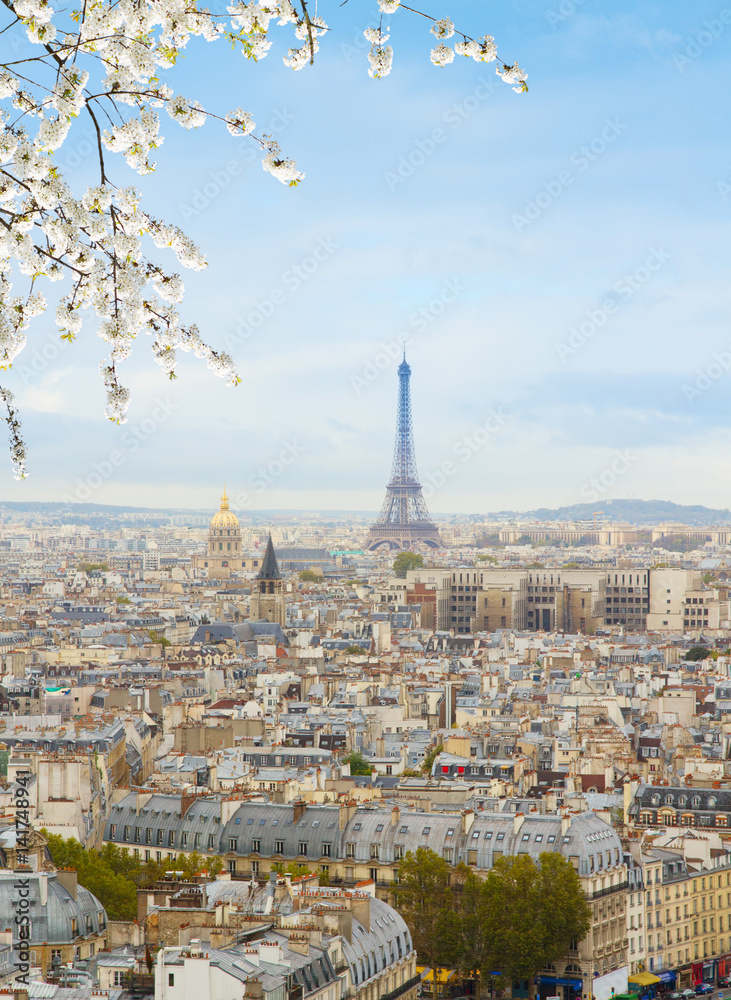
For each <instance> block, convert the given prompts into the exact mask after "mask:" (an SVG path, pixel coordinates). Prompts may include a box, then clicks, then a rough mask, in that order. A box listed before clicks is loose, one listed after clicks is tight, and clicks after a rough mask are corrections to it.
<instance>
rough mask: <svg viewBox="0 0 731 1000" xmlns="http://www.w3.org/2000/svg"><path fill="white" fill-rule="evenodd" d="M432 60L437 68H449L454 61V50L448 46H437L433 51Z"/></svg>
mask: <svg viewBox="0 0 731 1000" xmlns="http://www.w3.org/2000/svg"><path fill="white" fill-rule="evenodd" d="M430 58H431V61H432V62H433V63H434V65H435V66H447V65H448V64H449V63H451V62H453V61H454V49H450V47H449V46H448V45H437V46H436V48H433V49H432V50H431V53H430Z"/></svg>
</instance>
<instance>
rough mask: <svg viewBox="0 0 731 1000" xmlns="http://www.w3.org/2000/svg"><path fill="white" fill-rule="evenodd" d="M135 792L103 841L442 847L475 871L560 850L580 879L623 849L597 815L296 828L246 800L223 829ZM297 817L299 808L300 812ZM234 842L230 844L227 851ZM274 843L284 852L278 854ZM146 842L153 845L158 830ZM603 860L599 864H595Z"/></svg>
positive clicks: (222, 846)
mask: <svg viewBox="0 0 731 1000" xmlns="http://www.w3.org/2000/svg"><path fill="white" fill-rule="evenodd" d="M136 801H137V796H136V793H131V794H130V795H128V796H126V797H125V799H123V800H122V802H121V803H119V804H118V805H116V806H114V807H113V809H112V812H111V815H110V818H109V820H108V822H107V827H106V831H105V839H106V840H111V839H112V837H111V836H110V825H111V824H112V823H114V824H115V825H116V836H115V837H114V838H113V839H114V840H115V841H116V842H117V843H125V841H123V840H122V834H123V828H124V826H125V825H128V826H129V827H130V840H129V841H127V843H134V842H135V841H134V828H135V827H138V828H139V829H140V839H139V841H138V843H140V844H141V845H144V844H145V843H146V842H147V841H146V830H147V829H148V828H149V829H150V830H151V831H156V830H158V829H162V830H163V831H164V833H163V843H164V845H165V846H168V832H169V831H171V830H172V831H175V833H176V837H175V844H174V846H175V847H181V846H182V844H181V838H180V833H181V832H183V831H185V832H188V834H189V837H188V843H187V845H186V846H187V849H188V850H193V849H194V848H195V847H196V843H195V840H194V839H193V837H192V836H190V834H195V833H199V834H201V837H200V840H199V842H198V845H197V846H198V848H199V849H200V850H203V851H206V850H208V849H209V848H208V835H209V834H213V836H214V842H213V843H214V845H215V846H214V847H213V851H214V852H215V853H221V854H227V853H235V854H238V855H240V856H242V855H243V856H247V855H250V854H252V853H254V851H253V841H254V840H257V841H259V848H260V853H261V854H262V855H265V856H266V855H268V856H274V855H276V854H281V855H282V856H283V857H284V858H297V857H301V856H302V853H303V852H301V851H300V845H301V844H306V845H307V850H306V856H307V857H308V858H312V859H314V858H320V857H323V856H324V851H323V845H324V844H330V845H331V846H330V851H329V856H330V857H332V858H333V859H335V858H346V857H348V845H351V844H352V845H353V853H352V855H351V856H352V857H353V858H354V859H355V860H356V861H361V862H367V861H369V860H370V859H371V848H372V845H378V859H379V861H382V862H386V863H390V862H393V861H395V860H396V857H395V853H396V852H395V847H396V845H399V847H400V848H402V850H403V853H406V852H407V851H416V849H417V848H419V847H427V848H430V849H431V850H433V851H436V852H437V853H438V854H440V855H442V856H443V853H444V851H445V850H447V849H451V850H452V851H453V854H452V860H453V861H454V862H455V863H459V862H465V863H469V861H470V855H469V852H471V851H475V852H476V857H475V858H474V860H473V863H475V862H476V864H477V866H478V867H479V868H490V867H492V865H493V863H494V860H495V857H496V852H498V851H500V852H501V853H503V854H505V855H514V854H521V853H524V854H529V855H530V856H531V857H534V858H537V857H538V856H539V855H540V854H541V853H543V852H544V851H549V852H550V851H560V853H561V854H562V855H563V856H564V857H566V858H572V859H574V858H575V859H577V863H578V866H579V873H580V874H582V875H585V874H589V872H590V871H598V870H606V869H608V868H613V867H614V866H615V865H616V864H618V863H620V861H621V857H622V849H621V843H620V841H619V838H618V837H617V834H616V833H615V831H614V829H613V828H612V827H611V826H609V825H608V824H607V823H606V822H605V821H604V820H603V819H601V817H599V816H598V815H597V814H596V813H594V812H586V813H581V814H578V815H574V816H571V817H570V819H569V821H568V823H566V822H565V821H564V824H565V828H564V829H562V819H561V817H560V816H557V815H551V814H547V815H546V814H541V813H537V812H535V813H534V812H526V813H523V814H515V813H512V812H486V811H481V810H480V811H478V812H476V813H475V814H474V816H475V818H474V821H473V822H472V824H471V826H470V828H469V829H468V830H467V832H466V833H463V821H464V820H463V816H462V814H461V813H453V812H443V811H439V812H429V813H426V812H419V811H415V810H401V811H397V810H394V811H392V810H391V809H389V808H378V807H361V808H359V809H357V810H356V811H355V813H354V814H353V815H352V816H351V818H350V819H349V821H348V823H347V824H346V826H345V829H343V830H342V831H341V830H340V828H339V821H340V815H341V812H340V808H339V806H334V805H313V806H307V807H305V808H304V810H302V812H301V814H299V815H298V818H297V821H296V822H295V819H294V815H295V806H294V805H286V804H281V803H271V802H255V801H246V802H242V803H241V805H240V806H239V807H238V808H237V809H236V811H235V812H234V813H233V814H232V816H231V818H230V819H229V821H228V822H227V823H226V824H225V825H223V826H222V825H221V824H220V823H219V822H218V819H219V817H220V810H221V804H220V801H219V800H218V799H215V798H212V797H201V798H200V799H197V800H196V801H194V802H193V804H192V805H191V806H190V808H189V810H188V812H187V813H186V815H185V817H184V818H183V819H181V818H180V797H179V796H175V795H153V796H152V797H151V798H150V800H149V801H148V802H147V803H146V804H145V805H144V806H143V807H142V808H141V810H140V813H139V816H138V814H137V812H136V808H135V806H136ZM298 811H299V810H298ZM232 841H234V842H235V845H234V846H232V843H231V842H232ZM277 841H282V842H283V843H282V847H283V850H282V851H281V852H280V851H277V850H276V847H277V844H276V842H277ZM150 843H151V844H153V845H154V844H156V843H157V838H156V834H155V832H152V833H151V837H150ZM600 861H601V864H600Z"/></svg>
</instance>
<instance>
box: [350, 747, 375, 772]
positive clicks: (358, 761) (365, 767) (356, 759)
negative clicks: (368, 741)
mask: <svg viewBox="0 0 731 1000" xmlns="http://www.w3.org/2000/svg"><path fill="white" fill-rule="evenodd" d="M344 762H345V763H346V764H350V773H351V774H371V772H372V771H373V765H372V764H369V763H368V761H367V760H366V759H365V757H364V756H363V754H362V753H361V752H360V750H353V751H352V752H351V753H349V754H348V756H347V757H345V758H344Z"/></svg>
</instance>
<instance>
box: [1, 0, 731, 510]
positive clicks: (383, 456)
mask: <svg viewBox="0 0 731 1000" xmlns="http://www.w3.org/2000/svg"><path fill="white" fill-rule="evenodd" d="M374 7H375V5H373V6H371V5H370V4H368V5H366V4H364V3H359V2H357V0H350V2H349V3H348V4H346V5H345V6H344V7H340V6H338V5H337V4H323V6H322V8H321V13H322V14H323V16H324V17H325V19H326V20H327V21H328V23H329V24H330V25H331V27H332V29H333V30H332V33H331V37H327V38H325V39H324V40H323V43H322V47H321V51H320V53H319V56H318V60H317V61H316V64H315V66H314V67H307V68H305V69H304V70H302V71H300V72H298V73H293V72H292V71H291V70H289V69H287V68H286V67H284V66H282V64H281V55H282V54H283V51H284V48H285V47H286V44H287V38H286V35H285V33H284V32H283V31H282V29H277V30H276V31H275V36H274V37H275V45H274V47H273V49H272V51H271V52H270V54H269V56H268V57H267V58H266V59H265V60H264V61H262V62H261V63H259V64H258V65H253V64H251V63H248V62H246V60H244V59H243V58H242V57H241V56H240V55H239V54H237V53H234V52H231V51H230V49H228V48H227V47H226V46H225V45H223V44H220V43H219V44H216V45H206V44H205V43H200V44H195V45H193V46H192V47H191V49H190V50H189V52H188V53H187V56H186V59H185V60H183V63H182V65H181V66H180V67H179V69H176V70H175V71H174V72H173V73H172V74H171V76H170V80H169V82H170V83H171V85H172V86H173V87H174V88H175V90H176V91H180V92H182V93H184V94H186V95H187V96H191V97H196V98H198V99H199V100H200V101H201V102H202V103H203V104H204V106H206V107H207V108H209V109H211V110H215V111H219V112H222V113H225V112H227V111H228V110H230V109H232V108H233V107H236V106H237V105H240V106H242V107H244V108H245V109H247V110H250V111H251V112H252V113H253V115H254V117H255V119H256V121H257V125H258V128H257V132H261V131H262V130H267V131H271V132H272V133H273V134H274V135H275V136H276V137H277V138H278V139H279V141H280V142H281V144H282V147H283V150H284V151H285V153H286V154H287V155H290V156H293V157H294V158H295V159H296V160H297V161H298V164H299V165H300V168H301V169H303V170H304V171H305V172H306V179H305V181H304V183H303V184H302V185H300V186H299V187H298V188H296V189H287V188H285V187H283V186H282V185H280V184H279V183H278V182H277V181H276V180H274V179H273V178H271V177H270V176H269V175H267V174H265V173H264V172H263V171H262V169H261V166H260V163H259V157H258V155H257V154H256V153H255V151H254V150H253V148H252V151H251V152H249V151H248V147H247V146H246V145H245V144H242V143H241V141H240V140H235V139H232V138H231V137H230V136H229V135H228V133H226V132H225V131H224V130H223V129H222V128H220V127H218V126H217V125H215V124H211V123H209V124H207V125H206V126H205V127H204V128H203V129H202V130H198V131H193V132H187V131H184V130H182V129H179V128H177V127H176V126H175V125H174V124H173V123H172V122H170V121H169V119H167V118H166V119H165V121H164V131H165V143H164V145H163V146H162V147H161V148H160V150H159V151H158V155H157V162H158V171H157V173H156V174H155V175H153V176H151V177H150V178H146V179H144V180H141V181H140V180H139V179H135V178H134V177H133V175H131V174H129V172H128V171H127V169H126V167H125V166H124V164H123V163H120V164H118V165H117V167H116V169H115V176H116V177H117V178H118V179H119V181H120V182H124V183H130V182H133V183H138V184H139V186H140V187H141V188H142V189H143V191H144V197H145V205H146V208H147V209H148V210H149V211H153V212H155V213H156V214H158V215H161V216H162V217H164V218H167V219H169V220H171V221H175V222H177V223H178V224H180V225H181V226H182V227H183V228H184V229H185V230H186V231H187V232H188V233H189V234H190V235H191V236H192V237H193V238H195V239H196V240H197V242H198V243H199V244H200V245H201V246H202V247H203V249H204V251H205V252H206V254H207V256H208V260H209V267H208V268H207V269H206V270H205V271H203V272H201V273H186V274H184V275H183V277H184V280H185V282H186V298H185V301H184V303H183V306H182V312H183V315H184V317H185V319H186V320H188V321H195V322H197V323H198V325H199V326H200V328H201V332H202V334H203V335H204V336H205V337H206V338H207V339H208V340H209V342H211V343H212V344H213V345H214V346H220V347H227V348H228V349H229V350H230V351H231V353H232V354H233V355H234V357H235V359H236V361H237V363H238V366H239V369H240V373H241V375H242V378H243V382H242V385H241V386H240V387H239V388H238V389H235V390H232V389H224V388H223V387H222V385H221V383H219V381H218V380H217V379H215V378H214V377H213V376H212V375H210V374H209V373H208V372H207V371H206V369H205V368H204V367H203V366H202V365H201V363H200V362H197V361H196V360H195V359H192V358H188V357H186V356H184V358H183V360H182V362H181V365H180V371H179V376H180V377H179V379H178V380H177V381H176V382H174V383H170V382H168V381H166V380H165V379H164V378H163V377H162V375H161V373H160V370H159V369H158V368H157V366H155V365H154V363H153V361H152V358H151V355H150V353H149V346H148V344H147V343H146V342H145V341H146V338H145V336H144V335H142V336H141V337H140V341H139V343H138V345H137V350H136V353H135V355H134V357H133V358H132V359H131V360H130V361H129V362H127V364H126V366H125V376H126V379H127V384H129V385H130V386H131V388H132V391H133V403H132V407H131V409H130V413H129V424H128V425H127V426H125V427H121V428H118V427H114V426H113V425H110V424H108V423H107V422H106V421H105V420H104V418H103V416H102V411H103V390H102V387H101V386H100V384H99V382H98V378H97V375H96V368H97V364H98V362H99V360H100V359H101V357H102V356H103V344H102V343H101V341H99V340H98V339H97V338H96V337H95V335H94V332H93V325H92V324H90V325H89V326H88V327H86V328H85V331H84V333H83V334H82V337H81V339H80V341H79V342H77V344H75V345H73V346H71V347H64V348H63V349H62V350H60V351H58V349H57V344H58V341H57V337H56V334H55V333H54V329H53V325H52V322H51V321H50V320H49V321H46V320H40V321H37V325H36V326H35V327H34V328H33V330H32V333H31V335H30V337H29V345H28V348H27V349H26V352H25V354H24V355H22V356H21V358H20V359H19V361H18V362H17V364H16V370H15V371H14V372H12V373H11V374H10V375H9V377H8V378H7V384H8V385H9V386H10V387H11V388H13V389H14V391H15V392H16V394H17V397H18V401H19V403H20V406H21V412H22V416H23V419H24V427H25V431H26V435H27V438H28V443H29V448H30V473H31V475H30V477H29V479H28V480H27V481H25V482H23V483H15V482H13V480H12V479H11V476H10V471H9V465H8V466H6V472H5V473H3V475H4V476H5V479H4V483H3V485H4V489H3V496H4V498H5V499H38V500H41V499H42V500H56V499H59V500H60V499H62V498H64V497H76V498H78V499H92V498H93V499H94V500H98V501H100V502H106V503H127V504H139V505H143V504H144V505H151V506H169V505H189V506H213V505H214V504H215V502H216V499H217V497H218V495H219V493H220V484H221V483H222V481H224V480H225V481H226V482H227V483H228V485H229V490H230V492H231V493H232V495H233V496H238V497H239V506H240V507H241V509H243V510H246V509H257V508H277V507H281V508H315V507H316V508H354V509H377V508H378V506H379V505H380V502H381V499H382V496H383V492H384V487H385V483H386V481H387V478H388V474H389V470H390V461H391V454H392V444H393V432H394V422H395V409H396V388H397V378H396V363H395V362H393V361H392V360H391V357H390V355H395V354H396V353H397V345H398V343H399V342H400V341H401V340H403V338H404V336H406V338H407V351H408V357H409V361H410V363H411V365H412V369H413V377H412V397H413V408H414V422H415V437H416V446H417V462H418V467H419V471H420V473H421V477H422V481H423V482H424V483H425V484H428V486H429V488H428V490H427V494H428V496H429V505H430V507H431V509H432V510H433V511H435V512H440V511H444V512H449V511H464V512H480V511H491V510H499V509H505V508H516V509H529V508H533V507H538V506H554V505H560V504H567V503H573V502H577V501H581V500H583V499H586V498H587V490H588V489H591V490H596V491H597V492H596V497H597V498H601V497H622V496H630V497H639V498H645V499H652V498H663V499H669V500H674V501H676V502H680V503H683V502H687V503H705V504H707V505H709V506H722V507H726V506H727V505H728V504H729V495H730V494H731V463H730V462H729V458H728V456H729V453H730V452H731V430H730V429H729V411H730V408H729V405H728V399H729V388H731V326H730V324H729V291H728V288H729V282H728V270H729V249H728V238H727V236H728V219H729V213H730V212H731V153H730V151H729V143H728V139H727V135H728V127H727V125H728V120H729V116H728V107H727V106H726V105H727V104H728V102H729V98H728V96H727V95H728V94H729V92H730V88H729V82H730V81H729V76H730V75H731V71H730V69H729V66H730V63H729V59H728V54H729V47H730V46H731V9H730V8H723V7H722V6H721V5H720V4H718V3H715V4H713V3H706V2H697V3H694V4H693V5H688V4H685V3H681V2H679V0H665V2H663V3H650V2H627V0H616V2H614V3H612V4H611V5H610V4H606V3H601V2H600V0H584V2H583V3H577V2H576V0H574V2H571V0H563V2H560V0H558V2H552V0H549V2H547V3H546V2H542V0H514V2H512V3H510V2H504V3H502V4H500V5H498V4H492V3H491V4H485V3H476V2H457V3H451V4H442V5H441V6H439V5H437V6H433V7H432V6H429V7H426V6H425V7H424V8H423V9H425V10H428V11H429V12H431V13H433V14H435V15H437V16H443V15H445V14H447V15H449V16H451V17H452V18H453V19H454V20H455V22H456V23H457V24H458V26H459V27H460V28H463V30H465V31H467V32H469V33H472V34H474V35H480V34H485V33H490V34H492V35H494V36H495V39H496V41H497V43H498V46H499V52H500V54H501V55H502V57H503V58H505V59H507V60H509V61H513V60H514V59H517V60H518V62H519V63H520V65H521V66H523V67H524V68H525V69H527V71H528V74H529V77H528V84H529V87H530V90H529V93H528V94H524V95H518V94H515V93H514V92H513V91H512V90H511V89H510V87H508V86H506V85H505V84H503V83H501V82H500V81H499V80H498V78H497V77H496V76H495V75H494V65H478V64H476V63H474V62H472V61H468V60H465V59H458V60H456V61H455V63H453V64H452V65H451V66H448V67H446V68H437V67H434V66H432V65H431V63H430V62H429V49H430V48H431V44H432V42H433V41H434V40H433V38H432V36H431V35H430V34H429V32H428V24H427V22H426V21H424V20H423V19H421V18H418V17H415V16H414V15H411V14H409V13H408V12H406V11H399V12H398V13H397V15H395V16H394V17H392V18H391V24H392V29H393V35H392V43H393V45H394V53H395V55H394V69H393V72H392V74H391V76H389V77H388V78H386V79H384V80H371V79H369V77H368V75H367V62H366V58H365V47H364V45H363V43H362V42H361V40H360V39H361V33H362V29H363V27H365V26H367V25H368V24H369V23H372V21H373V9H374ZM572 11H573V12H572ZM435 130H436V132H435ZM86 134H87V133H86V132H85V124H84V123H83V122H81V121H80V122H79V123H78V126H76V131H75V132H74V131H73V130H72V132H71V135H70V138H69V140H68V146H67V147H64V150H62V152H61V154H60V158H61V160H62V162H65V163H66V164H67V165H68V169H69V172H70V175H71V177H72V179H73V182H74V183H75V184H78V185H79V186H81V185H83V184H85V183H90V182H93V180H94V178H95V174H94V173H93V160H92V159H91V156H90V155H89V152H88V145H89V144H88V141H87V139H86ZM726 185H727V187H726ZM316 258H318V259H316ZM171 266H172V262H171ZM298 274H299V275H300V277H298ZM56 287H57V286H51V288H50V292H54V291H55V288H56ZM265 314H267V315H265ZM44 351H45V353H46V355H48V356H50V357H49V360H48V361H46V360H44V358H43V352H44ZM725 364H727V365H728V367H726V366H725ZM618 455H621V456H624V459H625V460H624V461H623V463H622V462H620V463H619V464H618V463H617V456H618ZM110 456H113V457H110ZM620 466H622V469H623V471H622V472H621V473H617V472H616V471H614V472H613V471H612V469H613V468H614V469H615V470H616V469H617V468H619V467H620ZM592 480H594V481H596V482H599V487H598V488H597V487H588V486H587V484H589V483H591V482H592ZM599 506H600V504H599Z"/></svg>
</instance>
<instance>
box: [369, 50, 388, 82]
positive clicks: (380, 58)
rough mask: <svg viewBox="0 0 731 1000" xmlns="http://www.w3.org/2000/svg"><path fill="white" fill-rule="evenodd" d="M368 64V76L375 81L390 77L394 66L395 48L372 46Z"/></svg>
mask: <svg viewBox="0 0 731 1000" xmlns="http://www.w3.org/2000/svg"><path fill="white" fill-rule="evenodd" d="M368 64H369V67H368V76H370V77H372V78H373V79H375V80H377V79H380V78H381V77H384V76H388V74H389V73H390V72H391V67H392V66H393V48H392V47H391V46H390V45H372V46H371V49H370V52H369V53H368Z"/></svg>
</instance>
